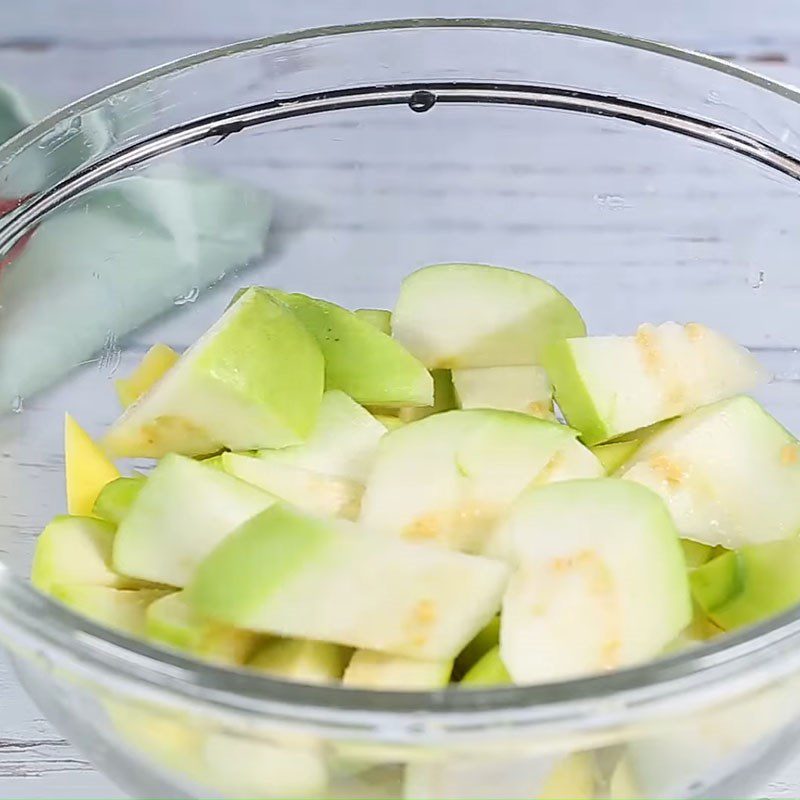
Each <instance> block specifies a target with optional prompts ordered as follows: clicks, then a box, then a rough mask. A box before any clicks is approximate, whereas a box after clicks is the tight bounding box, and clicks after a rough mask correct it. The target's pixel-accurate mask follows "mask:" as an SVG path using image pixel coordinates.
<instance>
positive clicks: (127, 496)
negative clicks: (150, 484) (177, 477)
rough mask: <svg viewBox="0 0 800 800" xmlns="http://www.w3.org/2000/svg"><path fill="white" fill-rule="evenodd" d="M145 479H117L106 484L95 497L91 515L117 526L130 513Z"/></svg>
mask: <svg viewBox="0 0 800 800" xmlns="http://www.w3.org/2000/svg"><path fill="white" fill-rule="evenodd" d="M146 480H147V478H145V477H143V476H142V477H136V478H117V479H116V480H113V481H111V483H107V484H106V485H105V486H104V487H103V488H102V489H101V491H100V494H98V495H97V500H95V503H94V507H93V508H92V514H93V515H94V516H95V517H100V519H105V520H108V521H109V522H113V523H114V525H119V523H120V522H122V520H123V518H124V517H125V515H126V514H127V513H128V511H130V508H131V506H132V505H133V503H134V500H136V498H137V497H138V496H139V492H140V491H141V490H142V488H143V487H144V484H145V481H146Z"/></svg>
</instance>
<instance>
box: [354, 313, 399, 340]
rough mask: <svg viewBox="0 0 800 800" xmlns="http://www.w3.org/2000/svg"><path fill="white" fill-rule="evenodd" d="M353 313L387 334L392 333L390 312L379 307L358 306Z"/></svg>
mask: <svg viewBox="0 0 800 800" xmlns="http://www.w3.org/2000/svg"><path fill="white" fill-rule="evenodd" d="M354 313H355V315H356V316H357V317H359V318H360V319H363V320H364V322H369V324H370V325H372V326H373V327H375V328H377V329H378V330H379V331H380V332H381V333H385V334H386V335H387V336H391V335H392V312H391V311H384V310H383V309H381V308H359V309H358V310H356V311H355V312H354Z"/></svg>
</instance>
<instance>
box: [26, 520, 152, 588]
mask: <svg viewBox="0 0 800 800" xmlns="http://www.w3.org/2000/svg"><path fill="white" fill-rule="evenodd" d="M113 546H114V526H113V525H112V524H111V523H109V522H106V521H105V520H101V519H94V518H92V517H68V516H61V517H56V518H55V519H53V520H52V521H51V522H50V523H49V524H48V526H47V527H46V528H45V529H44V530H43V531H42V533H41V534H40V536H39V539H38V540H37V542H36V553H35V555H34V557H33V566H32V567H31V582H32V583H33V585H34V586H35V587H36V588H37V589H39V590H40V591H42V592H50V591H51V589H52V587H53V586H54V585H55V584H69V585H72V584H87V585H92V586H111V587H113V588H116V589H136V588H139V587H140V586H141V581H137V580H134V579H132V578H126V577H125V576H123V575H118V574H117V573H116V572H114V570H113V569H112V567H111V551H112V548H113Z"/></svg>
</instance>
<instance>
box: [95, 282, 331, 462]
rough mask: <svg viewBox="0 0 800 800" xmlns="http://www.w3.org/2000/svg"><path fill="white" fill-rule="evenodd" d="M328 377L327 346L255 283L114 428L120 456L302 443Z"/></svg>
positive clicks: (111, 441) (109, 441)
mask: <svg viewBox="0 0 800 800" xmlns="http://www.w3.org/2000/svg"><path fill="white" fill-rule="evenodd" d="M323 380H324V361H323V358H322V353H321V352H320V349H319V346H318V345H317V343H316V341H315V340H314V338H313V337H312V336H311V335H310V334H309V332H308V331H307V330H306V329H305V328H304V327H303V325H302V324H301V323H300V322H299V321H298V319H297V317H296V316H295V315H294V314H293V313H292V312H291V310H290V309H289V308H287V307H286V306H285V305H284V304H283V303H281V302H279V301H277V300H275V299H274V298H273V297H272V296H271V295H270V294H269V293H267V292H265V291H262V290H259V289H250V290H249V291H247V292H245V293H244V294H243V295H242V296H241V297H240V298H239V299H238V300H237V301H236V302H235V303H234V304H233V305H232V306H230V307H229V308H228V310H227V311H226V312H225V313H224V314H223V315H222V317H221V318H220V319H219V320H218V321H217V322H216V323H215V324H214V325H212V326H211V328H210V329H209V330H208V331H207V332H206V333H204V334H203V335H202V336H201V337H200V339H198V341H197V342H196V343H195V344H194V345H192V347H190V348H189V349H188V350H187V351H186V352H185V353H184V354H183V356H181V358H180V360H179V361H178V363H177V364H175V366H174V367H172V369H171V370H169V372H168V373H167V374H166V375H165V376H164V377H163V378H162V380H160V381H159V382H158V383H157V384H156V385H155V386H153V388H152V389H151V390H150V391H149V392H147V393H146V394H145V395H143V396H142V397H141V398H140V399H139V400H138V401H137V402H136V403H134V404H133V405H132V406H130V408H128V409H127V410H126V411H125V412H124V413H123V415H122V416H121V417H120V418H119V419H118V420H117V421H116V422H115V423H114V425H113V426H112V427H111V429H110V430H109V432H108V433H107V434H106V438H105V446H106V447H107V448H108V449H109V451H111V452H112V453H115V454H117V455H120V456H145V457H147V456H150V457H153V458H159V457H161V456H163V455H165V454H166V453H169V452H177V453H182V454H184V455H191V456H196V455H206V454H208V453H215V452H217V451H218V450H222V449H223V448H228V449H231V450H251V449H256V448H259V447H285V446H287V445H291V444H298V443H299V442H302V441H303V440H304V439H305V438H306V437H307V436H308V435H309V433H310V432H311V430H312V428H313V426H314V423H315V422H316V418H317V412H318V410H319V404H320V400H321V398H322V388H323Z"/></svg>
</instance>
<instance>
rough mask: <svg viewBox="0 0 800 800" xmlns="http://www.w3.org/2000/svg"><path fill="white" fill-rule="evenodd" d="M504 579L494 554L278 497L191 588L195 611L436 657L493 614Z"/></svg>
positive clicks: (449, 653)
mask: <svg viewBox="0 0 800 800" xmlns="http://www.w3.org/2000/svg"><path fill="white" fill-rule="evenodd" d="M507 577H508V568H507V567H506V566H505V565H504V564H501V563H500V562H497V561H493V560H490V559H485V558H479V557H476V556H467V555H463V554H461V553H453V552H449V551H447V550H443V549H437V548H429V547H420V546H416V545H410V544H406V543H404V542H401V541H393V540H389V539H387V538H385V537H381V536H377V535H375V534H374V533H373V532H371V531H368V530H361V529H359V528H358V527H357V526H355V525H353V524H352V523H349V522H345V521H344V520H325V519H322V518H319V517H312V516H310V515H307V514H303V513H301V512H300V511H298V510H296V509H293V508H291V507H290V506H287V505H284V504H281V503H279V504H276V505H275V506H273V507H272V508H270V509H268V510H267V511H265V512H263V513H262V514H259V515H258V516H257V517H255V518H253V519H252V520H250V521H248V522H247V523H245V524H244V525H242V527H241V528H240V529H239V530H238V531H236V532H235V533H234V534H233V535H232V536H230V537H228V539H227V540H226V541H224V542H223V543H222V544H221V545H220V546H219V547H218V548H217V549H216V550H215V551H214V552H213V553H212V554H211V555H210V556H209V557H208V558H207V559H206V560H205V561H204V562H203V564H202V565H201V566H200V567H199V569H198V570H197V572H196V574H195V577H194V580H193V582H192V584H191V585H190V587H189V590H188V591H189V596H190V601H191V602H192V603H193V604H194V606H195V608H196V609H197V610H198V611H200V612H201V613H205V614H208V615H212V616H214V617H216V618H218V619H220V620H222V621H226V622H228V623H229V624H232V625H236V626H237V627H242V628H248V629H251V630H259V631H263V632H265V633H274V634H276V635H279V636H287V637H291V638H298V639H317V640H320V641H328V642H335V643H338V644H342V645H347V646H350V647H358V648H364V649H369V650H379V651H381V652H388V653H395V654H397V655H405V656H409V657H411V658H421V659H428V660H434V661H435V660H444V659H450V658H454V657H455V656H456V654H457V653H458V652H459V650H461V649H462V648H463V647H464V645H466V643H467V642H468V641H469V640H470V639H471V638H472V637H473V636H474V635H475V634H476V633H477V631H478V630H480V628H481V627H483V626H484V625H485V624H486V623H487V622H488V621H489V620H490V619H491V617H492V616H493V615H494V614H495V613H496V612H497V609H498V607H499V604H500V598H501V596H502V593H503V590H504V588H505V584H506V581H507ZM465 586H468V587H469V592H468V593H466V594H465V592H464V587H465Z"/></svg>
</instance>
